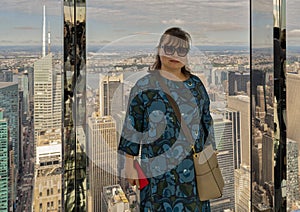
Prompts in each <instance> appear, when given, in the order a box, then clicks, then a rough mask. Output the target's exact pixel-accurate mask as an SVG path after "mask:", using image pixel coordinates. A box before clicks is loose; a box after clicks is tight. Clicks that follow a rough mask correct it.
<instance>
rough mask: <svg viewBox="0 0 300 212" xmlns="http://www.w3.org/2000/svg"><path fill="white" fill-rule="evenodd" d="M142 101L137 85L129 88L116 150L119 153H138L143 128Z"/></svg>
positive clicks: (134, 154)
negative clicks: (125, 111) (126, 106)
mask: <svg viewBox="0 0 300 212" xmlns="http://www.w3.org/2000/svg"><path fill="white" fill-rule="evenodd" d="M143 125H144V101H143V97H142V92H141V91H139V89H138V88H137V86H134V87H133V88H132V89H131V92H130V96H129V101H128V109H127V113H126V116H125V119H124V125H123V129H122V133H121V138H120V143H119V147H118V150H119V152H120V153H127V154H129V155H133V156H137V155H139V150H140V142H141V139H142V137H143V136H142V135H143V130H144V126H143Z"/></svg>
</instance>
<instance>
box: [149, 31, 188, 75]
mask: <svg viewBox="0 0 300 212" xmlns="http://www.w3.org/2000/svg"><path fill="white" fill-rule="evenodd" d="M165 35H172V36H175V37H177V38H180V39H182V40H184V41H187V43H188V48H189V49H190V42H191V40H192V39H191V36H190V34H189V33H187V32H185V31H184V30H182V29H181V28H178V27H172V28H169V29H167V30H166V31H165V32H164V34H163V35H162V36H161V37H160V40H159V45H158V47H160V46H161V44H162V42H163V41H164V38H165ZM159 69H161V60H160V57H159V54H158V52H157V54H156V57H155V62H154V64H153V65H152V71H155V70H159ZM181 72H182V73H183V74H184V75H190V74H191V72H190V70H189V68H188V67H186V66H183V67H182V68H181Z"/></svg>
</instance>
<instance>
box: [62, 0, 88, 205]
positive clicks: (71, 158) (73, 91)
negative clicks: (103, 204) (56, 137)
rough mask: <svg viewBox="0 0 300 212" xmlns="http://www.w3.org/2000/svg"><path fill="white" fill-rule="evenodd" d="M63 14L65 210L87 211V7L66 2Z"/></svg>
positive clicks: (81, 2) (78, 2)
mask: <svg viewBox="0 0 300 212" xmlns="http://www.w3.org/2000/svg"><path fill="white" fill-rule="evenodd" d="M63 10H64V11H63V12H64V72H63V73H64V74H63V76H64V80H63V86H64V103H63V105H64V110H63V111H64V117H63V118H64V119H63V121H64V128H63V129H64V146H63V159H64V176H63V184H64V189H63V197H64V199H63V201H64V203H63V204H64V211H86V165H87V164H86V141H85V134H86V133H85V104H86V95H85V93H86V92H85V91H86V80H85V72H86V68H85V63H86V62H85V61H86V59H85V58H86V56H85V55H86V54H85V51H86V44H85V34H86V4H85V0H75V1H72V0H70V1H69V0H66V1H64V5H63Z"/></svg>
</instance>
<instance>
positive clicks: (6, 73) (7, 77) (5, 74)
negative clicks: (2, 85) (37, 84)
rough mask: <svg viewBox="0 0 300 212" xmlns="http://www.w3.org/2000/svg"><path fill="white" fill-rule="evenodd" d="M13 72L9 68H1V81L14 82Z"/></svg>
mask: <svg viewBox="0 0 300 212" xmlns="http://www.w3.org/2000/svg"><path fill="white" fill-rule="evenodd" d="M13 75H14V74H13V72H12V71H11V70H7V69H0V82H12V81H13Z"/></svg>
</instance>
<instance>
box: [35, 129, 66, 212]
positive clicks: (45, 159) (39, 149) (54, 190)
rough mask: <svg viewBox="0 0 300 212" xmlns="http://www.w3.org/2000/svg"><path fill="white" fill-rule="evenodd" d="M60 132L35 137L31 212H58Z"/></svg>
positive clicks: (54, 131) (59, 205)
mask: <svg viewBox="0 0 300 212" xmlns="http://www.w3.org/2000/svg"><path fill="white" fill-rule="evenodd" d="M61 150H62V146H61V130H60V129H58V130H48V131H47V132H45V133H44V134H43V135H39V136H38V137H37V144H36V162H35V178H34V190H33V205H32V208H33V211H34V212H40V211H60V210H61V204H62V203H61V196H62V194H61V187H62V167H61V162H62V161H61V158H62V152H61Z"/></svg>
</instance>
